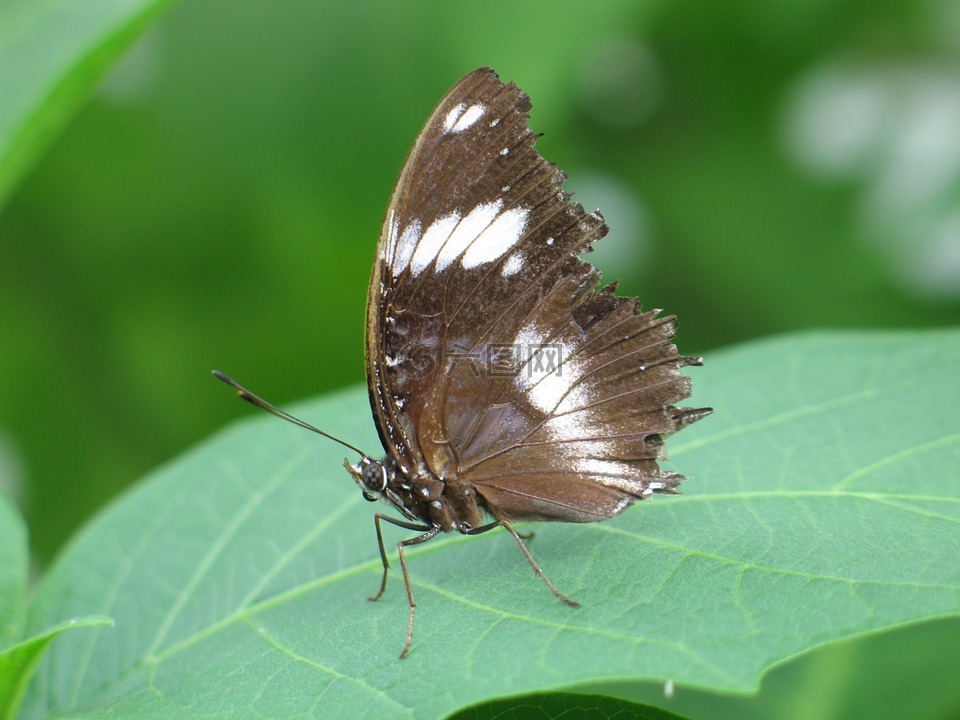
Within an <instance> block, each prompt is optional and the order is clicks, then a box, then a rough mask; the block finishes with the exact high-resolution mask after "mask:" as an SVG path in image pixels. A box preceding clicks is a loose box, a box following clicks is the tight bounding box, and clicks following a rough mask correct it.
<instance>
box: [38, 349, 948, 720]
mask: <svg viewBox="0 0 960 720" xmlns="http://www.w3.org/2000/svg"><path fill="white" fill-rule="evenodd" d="M958 359H960V332H958V331H943V332H899V333H886V334H855V333H823V334H810V335H802V336H794V337H784V338H779V339H774V340H769V341H764V342H757V343H752V344H749V345H745V346H742V347H738V348H735V349H732V350H729V351H727V352H723V353H717V354H716V355H714V356H711V357H708V358H707V364H706V366H705V367H704V368H702V369H695V370H694V371H693V374H694V376H695V385H696V388H697V390H696V402H697V403H700V404H710V405H712V406H714V407H715V408H716V409H717V412H716V413H715V415H713V416H711V417H710V418H708V419H707V420H704V421H703V422H700V423H698V424H696V425H695V426H693V427H691V428H689V429H686V430H684V431H683V432H682V433H681V434H680V435H678V436H677V437H675V438H672V439H671V440H670V442H669V443H668V444H669V446H670V448H671V452H672V455H673V462H672V463H671V467H672V468H674V469H677V470H679V471H682V472H684V473H685V474H688V475H690V476H692V479H691V480H690V481H689V482H687V483H686V484H685V486H684V490H685V493H686V494H685V495H683V496H681V497H677V498H669V497H657V498H655V499H654V500H653V502H650V503H642V504H638V506H637V507H634V508H632V509H631V510H629V511H628V512H626V513H624V515H622V516H620V517H618V518H615V519H614V520H611V521H608V522H604V523H596V524H589V525H580V526H574V525H562V524H543V525H538V526H531V528H532V527H535V528H536V531H537V536H536V538H535V539H534V540H533V541H532V542H531V543H530V547H531V551H532V552H533V554H534V555H535V556H536V557H537V559H538V560H539V562H540V564H541V566H542V567H543V568H544V570H545V572H546V573H547V575H548V576H549V577H550V578H551V579H552V580H553V582H554V583H555V584H556V585H557V586H558V587H559V588H560V589H561V590H563V591H564V592H565V593H567V594H568V595H569V596H570V597H571V598H573V599H574V600H577V601H578V602H580V603H581V605H582V608H581V609H580V610H574V609H572V608H569V607H567V606H565V605H563V604H562V603H559V602H557V601H556V599H555V598H553V596H552V595H551V594H550V593H549V591H548V590H547V589H546V588H544V587H543V586H542V584H541V583H539V582H538V581H537V580H536V579H535V578H534V577H533V575H532V573H531V572H530V569H529V567H528V566H527V564H526V563H525V562H524V561H523V559H522V557H521V556H520V554H519V552H518V550H517V548H516V547H515V545H514V544H513V541H512V540H511V539H510V538H509V537H508V536H507V535H506V534H505V533H500V532H495V533H490V534H488V535H484V536H481V537H465V536H460V535H456V534H452V535H446V536H443V537H441V538H438V539H435V540H433V541H431V542H429V543H426V544H424V545H420V546H417V547H414V548H410V552H409V553H408V554H407V561H408V565H409V568H410V572H411V576H412V580H413V584H414V590H415V592H416V594H417V602H418V614H417V626H416V631H415V634H414V643H413V649H412V651H411V653H410V655H409V656H408V658H407V659H405V660H403V661H400V660H398V659H397V655H398V654H399V652H400V649H401V648H402V646H403V641H404V638H405V634H406V618H407V605H406V598H405V596H404V593H403V585H402V582H401V580H400V579H399V576H398V574H397V573H396V572H394V573H392V574H391V577H390V581H389V583H388V586H387V592H386V593H385V595H384V596H383V597H382V598H381V599H380V600H379V601H378V602H375V603H371V602H368V601H367V600H366V599H365V598H366V597H367V596H368V595H370V594H372V593H373V592H374V591H375V590H376V587H377V584H378V581H379V564H380V563H379V559H378V556H377V551H376V545H375V540H374V531H373V527H372V520H371V514H372V512H371V510H372V509H371V508H370V507H369V506H368V505H367V504H366V503H365V502H363V500H362V499H361V497H360V494H359V492H357V490H356V487H355V486H354V484H353V482H352V481H351V480H350V479H349V478H348V477H347V476H346V474H345V473H344V472H343V470H342V469H341V468H340V467H339V465H340V459H341V458H342V457H343V452H342V449H341V448H339V447H337V446H336V445H334V444H333V443H330V442H327V441H325V440H323V439H321V438H317V437H315V436H312V435H310V434H308V433H304V432H303V431H301V430H299V429H297V428H295V427H292V426H289V425H286V424H284V423H280V422H277V421H276V420H275V419H274V418H269V417H263V418H255V419H251V420H249V421H247V422H244V423H242V424H240V425H239V426H237V427H235V428H232V429H230V430H228V431H227V432H225V433H223V434H222V435H220V436H218V437H215V438H213V439H212V440H211V441H209V442H208V443H206V444H204V445H203V446H201V447H199V448H198V449H196V450H195V451H194V452H192V453H190V454H188V455H187V456H185V457H183V458H181V459H179V460H177V461H176V462H174V463H172V464H171V465H170V466H168V467H166V468H164V469H162V470H161V471H159V472H158V473H156V474H155V475H154V476H153V477H152V478H150V479H149V480H148V481H147V482H145V483H143V484H142V485H141V486H140V487H138V488H137V489H136V490H135V491H134V492H131V493H130V494H128V495H127V496H126V497H124V498H122V499H121V500H120V501H119V502H117V503H115V504H114V505H112V506H111V507H109V508H108V509H107V510H106V511H105V512H104V513H102V514H101V516H100V517H98V518H97V519H96V520H95V521H94V522H92V523H91V524H90V525H89V526H88V527H87V528H86V529H85V531H84V532H82V533H81V534H80V536H79V537H77V538H76V540H75V541H74V542H73V543H72V544H71V545H70V547H69V548H68V549H67V550H66V552H65V553H64V554H63V555H62V557H61V558H60V560H59V561H58V563H57V564H56V566H55V567H54V568H53V569H52V571H51V572H50V573H49V575H48V577H47V578H46V580H45V582H44V583H43V585H42V587H41V588H40V590H39V591H38V593H37V596H36V598H35V600H34V602H33V605H32V607H31V612H30V620H29V622H30V625H31V626H32V627H37V626H40V627H43V626H46V625H49V624H50V618H61V617H67V616H71V615H76V614H81V613H103V614H110V615H112V616H114V617H115V618H116V620H117V627H116V628H115V629H114V630H111V631H110V632H109V633H103V632H94V633H90V634H84V635H83V636H77V637H69V638H64V641H63V642H60V643H57V645H56V646H55V647H54V648H52V650H51V652H50V654H49V658H48V660H47V661H45V663H46V664H45V666H44V669H43V672H42V673H40V674H39V676H38V680H39V682H37V683H36V685H35V686H34V689H33V692H32V693H31V694H30V696H29V697H28V705H27V706H26V707H27V709H28V713H27V715H26V716H27V717H42V716H45V715H48V714H55V715H58V716H69V715H71V714H83V715H84V716H89V717H94V716H97V715H102V714H105V713H107V712H112V713H114V714H116V715H118V716H124V717H130V716H136V717H139V718H155V717H170V718H173V717H182V716H183V714H184V712H185V709H187V708H188V709H189V711H190V714H192V715H212V716H218V717H249V716H273V717H283V718H292V717H345V716H375V715H379V716H406V717H416V718H428V717H429V718H433V717H440V716H443V715H445V714H448V713H451V712H453V711H456V710H458V709H462V708H465V707H468V706H471V705H476V704H478V703H483V702H489V701H491V700H493V699H495V698H503V697H508V696H518V695H525V694H530V693H546V692H550V691H553V690H557V689H564V688H571V687H572V686H575V685H576V686H586V685H588V684H593V685H594V686H596V685H599V684H602V683H614V682H622V681H624V680H629V681H632V682H638V683H639V682H641V681H650V682H656V683H663V682H665V681H668V680H672V681H673V682H674V683H675V684H676V686H677V687H678V688H701V689H706V690H712V691H714V692H720V693H733V692H737V693H742V692H748V691H755V690H756V689H757V687H758V684H759V681H760V678H761V676H762V675H763V673H764V672H766V671H767V670H769V669H770V668H771V667H772V666H773V665H775V664H777V663H780V662H783V661H784V660H786V659H788V658H791V657H794V656H796V655H798V654H800V653H804V652H806V651H809V650H811V649H812V648H815V647H818V646H820V645H823V644H825V643H828V642H834V641H838V640H842V639H844V638H852V637H856V636H860V635H863V634H864V633H869V632H877V631H880V630H884V629H888V628H896V627H900V626H903V625H905V624H907V623H915V622H917V621H920V620H924V619H927V618H934V617H948V616H957V615H958V609H960V564H958V563H957V561H956V558H957V557H960V472H958V470H957V468H958V467H960V463H958V462H957V460H958V447H960V423H958V415H957V411H956V408H957V407H960V382H958V377H957V375H958V373H957V368H958V367H960V364H958ZM210 395H211V397H210V400H209V401H210V402H227V401H228V400H226V399H221V398H219V397H218V396H217V389H216V388H211V393H210ZM239 411H240V410H238V412H239ZM299 412H300V414H301V415H302V416H303V417H304V419H306V420H307V421H309V422H313V423H315V424H317V425H319V426H320V427H323V428H326V429H328V430H331V431H334V432H336V433H337V434H339V435H340V436H342V437H343V438H344V439H346V440H348V441H350V442H354V443H356V444H359V445H360V446H362V447H367V448H373V447H375V445H376V440H375V438H376V436H375V434H374V431H373V428H372V424H371V422H370V419H369V412H368V409H367V400H366V397H365V391H364V390H362V389H359V388H358V389H356V390H352V391H349V392H345V393H342V394H340V395H336V396H332V397H329V398H326V399H324V400H322V401H318V402H314V403H311V404H309V405H306V406H304V407H302V408H300V409H299ZM406 536H409V533H404V532H400V531H396V529H395V528H394V529H390V531H389V533H388V535H387V538H386V540H387V542H388V543H389V544H391V545H392V544H393V543H395V542H397V541H398V540H399V539H401V538H403V537H406ZM394 564H396V563H394Z"/></svg>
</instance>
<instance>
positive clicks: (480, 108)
mask: <svg viewBox="0 0 960 720" xmlns="http://www.w3.org/2000/svg"><path fill="white" fill-rule="evenodd" d="M486 111H487V107H486V106H485V105H481V104H479V103H477V104H476V105H471V106H470V107H467V104H466V103H460V104H458V105H457V106H455V107H453V108H452V109H451V110H450V112H448V113H447V116H446V117H445V118H444V119H443V130H444V132H448V133H461V132H463V131H464V130H466V129H468V128H470V127H472V126H473V125H474V124H475V123H476V122H477V120H479V119H480V118H482V117H483V114H484V113H485V112H486Z"/></svg>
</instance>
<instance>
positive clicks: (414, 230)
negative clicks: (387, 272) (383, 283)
mask: <svg viewBox="0 0 960 720" xmlns="http://www.w3.org/2000/svg"><path fill="white" fill-rule="evenodd" d="M420 229H421V228H420V221H419V220H414V221H413V222H412V223H410V224H409V225H407V226H406V227H405V228H404V229H403V232H402V233H400V237H399V238H398V239H397V240H396V247H395V250H394V251H393V252H392V253H389V254H390V255H392V262H391V264H390V267H391V268H392V269H393V276H394V277H396V276H398V275H399V274H400V273H402V272H403V271H404V270H406V269H407V265H408V264H409V263H410V258H411V257H412V256H413V251H414V250H416V248H417V243H418V242H419V241H420ZM391 233H392V234H394V235H395V231H394V230H393V228H391Z"/></svg>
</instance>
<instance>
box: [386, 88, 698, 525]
mask: <svg viewBox="0 0 960 720" xmlns="http://www.w3.org/2000/svg"><path fill="white" fill-rule="evenodd" d="M529 109H530V102H529V100H528V98H527V96H526V95H524V94H523V93H522V92H520V91H519V90H518V89H517V88H516V87H515V86H514V85H513V84H512V83H511V84H509V85H505V84H503V83H502V82H500V80H499V79H498V78H497V76H496V74H495V73H494V72H493V71H492V70H489V69H480V70H477V71H475V72H473V73H471V74H469V75H467V76H466V77H465V78H464V79H463V80H461V81H460V82H459V83H458V84H457V85H456V86H454V88H453V89H451V90H450V92H449V93H447V95H446V96H445V97H444V98H443V100H441V102H440V104H439V105H438V107H437V109H436V110H434V112H433V114H432V115H431V116H430V118H429V120H428V121H427V124H426V126H425V127H424V129H423V131H422V132H421V133H420V136H419V137H418V138H417V141H416V143H415V145H414V147H413V149H412V150H411V152H410V155H409V156H408V158H407V161H406V164H405V166H404V168H403V170H402V172H401V174H400V178H399V180H398V183H397V187H396V190H395V191H394V195H393V198H392V200H391V202H390V206H389V209H388V211H387V217H386V220H385V223H384V228H383V232H382V234H381V238H380V243H379V246H378V257H377V261H376V263H375V265H374V271H373V278H372V281H371V286H370V296H369V299H368V317H367V368H368V381H369V388H370V397H371V404H372V406H373V410H374V415H375V418H376V421H377V426H378V430H379V432H380V435H381V439H382V440H383V442H384V447H385V448H386V449H387V451H388V452H389V453H390V455H392V456H393V458H394V459H395V460H396V461H397V462H398V464H399V466H400V471H401V473H403V474H404V475H406V476H408V477H409V476H412V477H429V478H435V479H437V480H439V481H441V482H449V481H451V480H453V479H456V480H457V482H459V483H468V484H470V485H471V486H473V487H475V488H476V491H477V493H478V494H479V495H480V497H481V499H482V501H483V503H484V505H485V507H486V509H487V510H489V511H490V512H492V513H493V514H494V515H495V516H496V517H497V518H506V519H540V520H565V521H573V522H587V521H593V520H601V519H604V518H606V517H610V516H612V515H615V514H617V513H618V512H620V511H621V510H623V509H624V508H625V507H626V506H627V505H629V504H630V503H631V502H632V501H633V500H635V499H636V498H639V497H646V496H647V495H649V494H650V492H651V491H657V490H664V491H668V490H670V489H671V488H672V487H674V486H675V485H676V484H677V481H678V478H679V476H676V475H673V474H670V473H663V472H661V471H660V470H659V468H658V466H657V459H658V457H659V456H660V455H661V445H662V438H663V436H664V435H667V434H669V433H671V432H673V431H675V430H676V429H678V428H679V427H680V426H681V425H682V424H685V423H687V422H691V421H692V420H694V419H696V418H697V417H700V416H702V415H703V414H705V411H699V410H682V409H678V408H676V407H674V403H675V402H678V401H680V400H682V399H683V398H685V397H687V396H689V394H690V390H689V381H688V380H687V379H686V378H685V377H684V376H683V375H681V373H680V368H681V367H682V366H683V365H684V364H690V363H691V362H694V361H693V360H691V359H688V358H683V357H681V356H679V355H678V354H677V351H676V348H675V347H674V346H673V344H672V343H671V338H672V336H673V333H674V329H675V323H674V320H673V318H672V317H658V315H657V311H654V312H648V313H640V312H639V308H638V307H637V306H636V304H635V301H634V300H633V299H631V298H622V297H618V296H616V295H614V293H613V288H612V287H607V288H604V289H602V290H597V285H598V283H599V280H600V277H599V274H598V273H597V271H596V270H595V269H594V268H593V267H592V266H591V265H590V264H588V263H586V262H584V261H583V260H581V259H580V258H579V257H578V255H579V254H581V253H583V252H585V251H587V250H588V248H589V246H590V244H591V243H592V242H595V241H597V240H599V239H600V238H601V237H603V235H604V234H605V233H606V231H607V228H606V225H605V224H604V222H603V219H602V218H601V217H600V215H599V214H598V213H586V212H585V211H584V210H583V208H581V207H580V205H578V204H575V203H572V202H570V201H569V196H568V195H567V194H565V193H564V192H563V189H562V183H563V179H564V176H563V174H562V173H561V172H560V171H559V170H557V169H556V167H555V166H554V165H552V164H551V163H548V162H546V161H545V160H544V159H543V158H542V157H541V156H540V155H539V153H538V152H537V150H536V149H535V147H534V140H535V136H534V135H533V134H532V133H531V131H530V130H529V128H528V126H527V121H528V116H529Z"/></svg>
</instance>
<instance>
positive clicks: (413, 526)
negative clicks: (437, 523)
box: [368, 513, 436, 600]
mask: <svg viewBox="0 0 960 720" xmlns="http://www.w3.org/2000/svg"><path fill="white" fill-rule="evenodd" d="M381 520H386V521H387V522H388V523H390V524H391V525H396V526H397V527H402V528H405V529H406V530H419V531H421V532H422V531H425V530H429V529H430V526H429V525H421V524H420V523H411V522H406V521H404V520H398V519H397V518H394V517H390V516H389V515H384V514H382V513H377V514H376V515H374V516H373V524H374V525H376V526H377V547H379V548H380V561H381V562H382V563H383V577H382V578H380V589H379V590H378V591H377V594H376V595H374V596H373V597H370V598H368V600H379V599H380V596H381V595H383V591H384V590H386V589H387V571H388V570H389V569H390V562H389V561H388V560H387V551H386V549H385V548H384V547H383V533H382V532H381V530H380V521H381ZM434 535H436V533H434ZM430 537H433V535H431V536H430ZM403 579H404V580H406V579H407V573H406V570H404V573H403Z"/></svg>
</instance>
